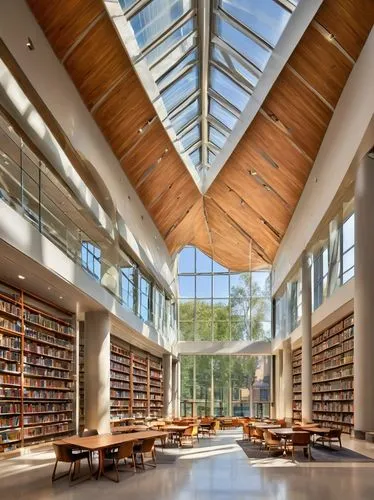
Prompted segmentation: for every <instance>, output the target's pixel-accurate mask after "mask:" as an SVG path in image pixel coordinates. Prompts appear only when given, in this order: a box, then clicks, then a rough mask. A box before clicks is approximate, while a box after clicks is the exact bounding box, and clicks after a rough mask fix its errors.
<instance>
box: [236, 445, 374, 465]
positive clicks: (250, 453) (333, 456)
mask: <svg viewBox="0 0 374 500" xmlns="http://www.w3.org/2000/svg"><path fill="white" fill-rule="evenodd" d="M236 442H237V443H238V445H239V446H240V447H241V448H242V449H243V451H244V453H245V454H246V455H247V457H248V458H251V459H266V458H271V457H275V456H277V457H281V456H282V455H281V454H280V453H277V452H275V451H272V452H270V454H269V451H268V450H264V449H262V448H260V446H259V444H253V443H250V442H249V441H247V440H242V439H241V440H239V439H238V440H237V441H236ZM312 457H313V459H314V460H313V461H314V462H374V460H373V459H372V458H369V457H366V456H365V455H361V454H360V453H357V452H355V451H352V450H349V449H348V448H337V447H333V449H330V448H328V447H327V446H321V445H318V444H317V445H316V446H314V447H313V446H312ZM287 459H291V455H289V454H288V455H287ZM295 461H296V462H309V458H308V457H305V456H304V453H303V450H302V449H301V448H300V449H297V450H295Z"/></svg>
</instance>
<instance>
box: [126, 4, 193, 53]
mask: <svg viewBox="0 0 374 500" xmlns="http://www.w3.org/2000/svg"><path fill="white" fill-rule="evenodd" d="M191 4H192V0H172V1H170V2H165V0H152V1H151V2H150V3H148V4H147V5H146V6H145V7H144V9H142V10H141V11H140V12H138V14H135V16H134V17H132V18H131V19H130V24H131V26H132V29H133V30H134V34H135V38H136V41H137V42H138V45H139V48H140V49H142V48H144V47H145V46H146V45H149V44H150V43H151V42H153V41H154V40H155V39H156V38H157V37H158V36H160V35H161V34H162V33H164V32H165V31H166V30H167V29H168V28H169V27H170V26H171V25H172V24H174V23H175V21H177V20H178V19H179V18H180V17H181V16H183V14H185V13H186V12H187V11H188V10H190V9H191Z"/></svg>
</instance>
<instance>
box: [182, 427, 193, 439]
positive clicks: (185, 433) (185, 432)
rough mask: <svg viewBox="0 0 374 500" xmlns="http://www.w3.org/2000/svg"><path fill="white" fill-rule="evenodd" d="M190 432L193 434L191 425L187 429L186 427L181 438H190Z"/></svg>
mask: <svg viewBox="0 0 374 500" xmlns="http://www.w3.org/2000/svg"><path fill="white" fill-rule="evenodd" d="M192 432H193V425H190V426H189V427H187V429H184V431H183V436H185V437H186V436H192V435H193V434H192Z"/></svg>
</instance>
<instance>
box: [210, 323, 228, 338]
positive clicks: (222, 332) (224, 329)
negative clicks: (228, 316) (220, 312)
mask: <svg viewBox="0 0 374 500" xmlns="http://www.w3.org/2000/svg"><path fill="white" fill-rule="evenodd" d="M213 340H216V341H222V340H230V322H229V321H215V322H214V323H213Z"/></svg>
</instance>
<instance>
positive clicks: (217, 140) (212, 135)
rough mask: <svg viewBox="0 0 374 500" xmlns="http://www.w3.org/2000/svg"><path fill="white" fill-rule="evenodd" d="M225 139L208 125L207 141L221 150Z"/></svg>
mask: <svg viewBox="0 0 374 500" xmlns="http://www.w3.org/2000/svg"><path fill="white" fill-rule="evenodd" d="M226 139H227V137H226V136H225V135H223V134H221V132H219V131H218V130H217V129H216V128H215V127H213V126H212V125H209V141H210V142H212V143H213V144H214V145H215V146H217V148H219V149H222V148H223V146H224V145H225V142H226Z"/></svg>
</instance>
